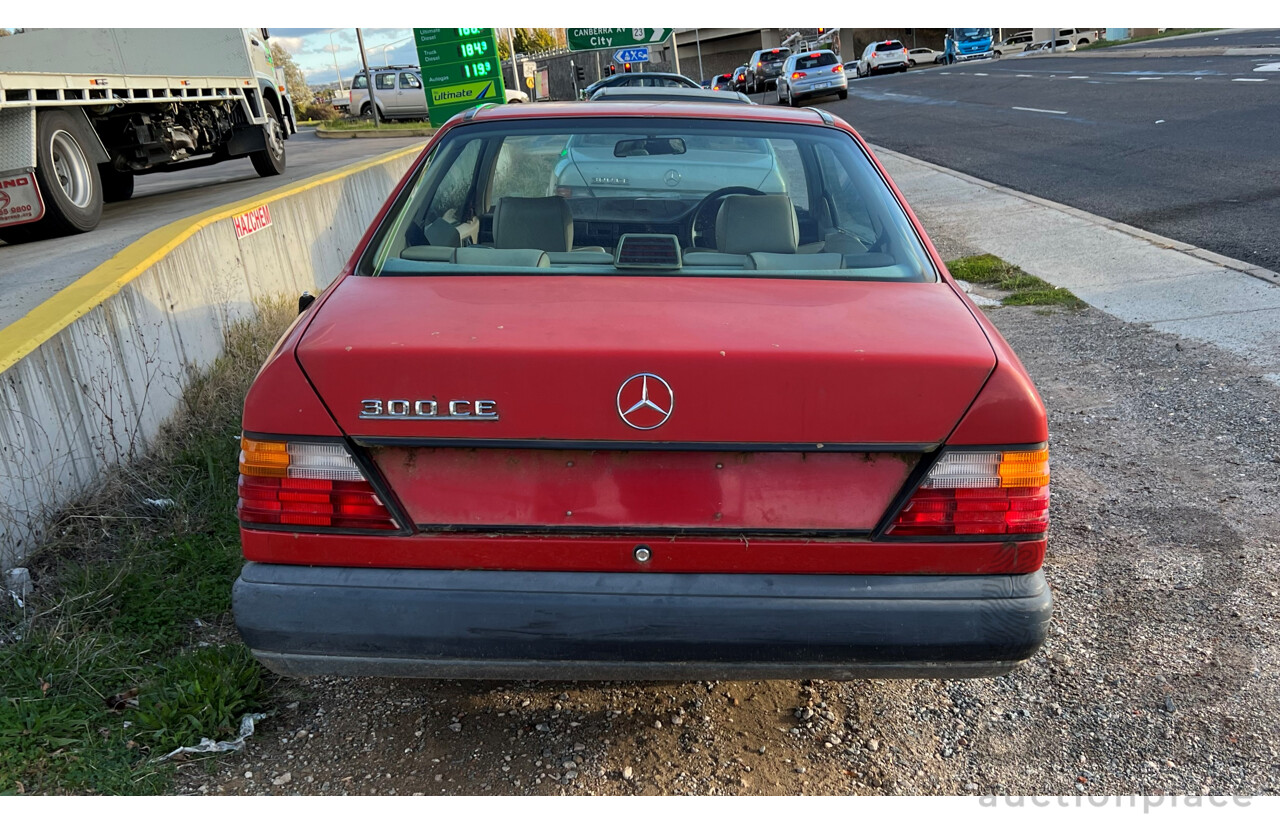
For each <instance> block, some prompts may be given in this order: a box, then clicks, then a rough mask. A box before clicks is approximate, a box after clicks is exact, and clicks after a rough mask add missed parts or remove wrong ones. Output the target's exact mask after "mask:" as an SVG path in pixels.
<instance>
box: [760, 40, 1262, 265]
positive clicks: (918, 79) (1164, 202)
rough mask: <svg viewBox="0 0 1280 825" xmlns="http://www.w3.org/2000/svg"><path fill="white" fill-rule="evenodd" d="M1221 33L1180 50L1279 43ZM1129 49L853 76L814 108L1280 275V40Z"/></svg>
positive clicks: (873, 137)
mask: <svg viewBox="0 0 1280 825" xmlns="http://www.w3.org/2000/svg"><path fill="white" fill-rule="evenodd" d="M1214 37H1215V35H1213V34H1212V33H1209V34H1205V35H1198V36H1196V37H1188V38H1179V39H1177V40H1174V41H1172V42H1170V44H1169V45H1170V47H1171V48H1172V47H1173V46H1175V45H1176V46H1180V47H1197V48H1199V47H1204V46H1206V45H1218V46H1224V51H1226V50H1228V49H1232V48H1240V47H1250V46H1267V45H1274V44H1280V31H1278V30H1259V31H1254V32H1243V33H1234V34H1227V35H1216V37H1219V38H1221V39H1222V40H1229V42H1227V43H1225V44H1224V43H1222V42H1219V43H1217V44H1215V43H1214V42H1213V38H1214ZM1205 41H1207V42H1205ZM1153 42H1155V43H1159V42H1161V41H1153ZM1148 45H1149V44H1148ZM1120 48H1124V47H1120V46H1116V47H1111V48H1108V49H1102V50H1098V51H1099V52H1111V53H1112V55H1111V56H1103V57H1099V56H1091V53H1090V52H1088V51H1085V52H1079V53H1076V54H1070V55H1063V56H1046V57H1015V58H1009V57H1006V58H1002V59H1000V60H994V61H979V62H977V63H972V64H967V65H961V66H953V67H930V68H927V69H916V70H912V71H911V72H908V73H906V74H895V75H888V76H881V77H872V78H865V79H862V80H855V79H853V78H852V77H850V83H849V99H848V100H844V101H841V100H838V99H836V98H835V97H829V98H821V99H815V100H813V101H812V105H815V106H819V107H822V108H824V109H827V110H829V111H831V112H832V113H834V114H837V115H839V116H841V117H843V118H845V119H846V120H848V121H849V122H850V123H852V124H853V125H854V127H855V128H857V129H858V131H859V132H860V133H861V134H862V135H863V137H865V138H867V139H868V140H869V141H870V142H872V143H874V144H877V145H880V146H885V147H888V148H890V149H894V150H897V151H899V152H902V153H904V154H907V155H910V156H912V157H916V158H921V159H923V160H927V161H931V162H933V163H937V164H940V165H942V166H946V167H949V168H951V169H956V170H959V171H962V172H966V173H968V174H971V175H974V176H975V177H979V178H982V179H984V180H989V181H992V182H995V183H999V184H1001V185H1004V186H1008V187H1010V188H1012V189H1015V190H1018V191H1021V192H1026V193H1029V194H1034V195H1038V196H1040V197H1044V198H1047V199H1049V200H1053V201H1057V202H1060V203H1066V204H1069V205H1071V206H1074V207H1077V208H1079V209H1083V210H1085V211H1087V212H1092V213H1094V214H1097V215H1102V216H1105V217H1107V218H1111V219H1113V220H1118V221H1122V222H1124V223H1128V224H1131V225H1134V226H1138V227H1141V228H1143V229H1146V230H1148V231H1151V232H1156V233H1158V234H1160V235H1164V236H1166V237H1170V238H1174V239H1176V240H1180V241H1184V242H1186V243H1191V244H1195V245H1196V246H1200V247H1203V248H1206V249H1209V250H1212V251H1214V252H1218V253H1220V254H1223V255H1228V256H1230V257H1233V258H1238V259H1241V260H1244V261H1248V262H1249V263H1252V264H1255V265H1257V266H1263V267H1266V268H1268V269H1272V270H1277V271H1280V234H1278V233H1277V232H1276V227H1277V226H1280V151H1278V150H1280V143H1277V135H1280V47H1277V53H1276V54H1275V55H1271V56H1266V55H1257V54H1249V55H1225V54H1224V55H1214V56H1203V55H1201V56H1195V57H1190V56H1169V57H1134V58H1126V57H1123V56H1118V55H1116V54H1115V50H1116V49H1120ZM759 98H760V96H757V99H759ZM775 99H776V98H775V95H774V93H773V92H768V93H766V95H765V96H764V101H765V102H768V103H772V102H773V101H774V100H775Z"/></svg>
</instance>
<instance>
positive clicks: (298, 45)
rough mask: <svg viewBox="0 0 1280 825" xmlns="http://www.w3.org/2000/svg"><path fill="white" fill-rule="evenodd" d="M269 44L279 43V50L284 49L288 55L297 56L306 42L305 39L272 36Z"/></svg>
mask: <svg viewBox="0 0 1280 825" xmlns="http://www.w3.org/2000/svg"><path fill="white" fill-rule="evenodd" d="M271 42H272V43H279V44H280V48H282V49H284V50H285V51H286V52H288V53H289V54H297V53H298V52H300V51H302V46H303V44H304V43H305V42H306V38H305V37H277V36H275V35H272V36H271Z"/></svg>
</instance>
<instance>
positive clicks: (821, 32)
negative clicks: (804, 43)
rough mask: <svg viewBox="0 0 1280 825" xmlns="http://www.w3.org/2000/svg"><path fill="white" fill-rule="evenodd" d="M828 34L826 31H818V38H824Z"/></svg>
mask: <svg viewBox="0 0 1280 825" xmlns="http://www.w3.org/2000/svg"><path fill="white" fill-rule="evenodd" d="M826 33H827V30H826V29H818V37H822V35H824V34H826Z"/></svg>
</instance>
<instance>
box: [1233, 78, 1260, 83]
mask: <svg viewBox="0 0 1280 825" xmlns="http://www.w3.org/2000/svg"><path fill="white" fill-rule="evenodd" d="M1231 82H1232V83H1266V82H1267V79H1266V78H1265V77H1233V78H1231Z"/></svg>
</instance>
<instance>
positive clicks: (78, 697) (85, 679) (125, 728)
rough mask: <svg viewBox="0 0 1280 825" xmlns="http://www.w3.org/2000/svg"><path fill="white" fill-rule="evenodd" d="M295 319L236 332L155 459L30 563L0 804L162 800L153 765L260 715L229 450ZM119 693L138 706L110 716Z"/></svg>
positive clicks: (123, 705) (67, 517) (2, 613)
mask: <svg viewBox="0 0 1280 825" xmlns="http://www.w3.org/2000/svg"><path fill="white" fill-rule="evenodd" d="M292 314H293V313H292V311H291V310H290V309H289V308H288V307H287V306H286V305H285V304H278V305H273V306H270V307H264V308H263V312H262V314H261V317H260V318H259V319H257V320H256V321H253V322H247V323H241V324H238V325H236V326H235V327H234V328H233V329H232V331H231V332H230V334H229V335H228V339H227V347H226V354H225V355H224V356H223V357H222V358H220V359H219V360H218V361H217V362H216V363H215V364H214V365H213V366H212V367H211V368H210V369H209V370H208V371H206V372H205V373H204V374H202V375H200V376H199V377H197V378H196V379H195V380H194V381H193V382H192V384H191V386H190V388H189V389H188V391H187V392H186V393H185V395H184V399H183V408H180V412H179V413H178V414H177V415H176V416H175V421H176V422H177V423H176V424H175V425H173V426H170V427H168V428H167V430H166V431H165V432H164V433H163V434H162V436H161V437H160V438H158V439H157V440H156V443H157V444H158V445H159V446H158V447H157V448H156V449H155V450H154V451H153V454H152V455H151V457H149V458H147V459H144V460H142V461H139V462H135V463H133V464H130V465H128V466H126V467H122V468H120V469H119V470H117V471H115V472H114V473H113V474H112V475H111V476H110V477H109V478H108V479H107V480H106V481H105V482H104V483H103V484H101V485H100V486H99V487H98V489H97V490H95V491H94V492H93V493H92V494H91V495H89V496H87V497H85V498H84V499H82V500H81V501H79V502H77V503H76V504H75V505H74V506H72V507H69V508H67V509H66V510H65V511H64V512H63V513H62V515H61V518H60V520H59V521H58V523H57V524H55V525H54V527H53V529H51V530H50V531H49V535H50V536H52V537H54V538H51V539H50V540H48V541H47V542H46V544H45V545H44V546H43V547H41V548H40V549H38V550H37V551H36V552H35V553H33V554H32V556H31V557H30V558H29V559H27V561H26V565H27V566H28V567H29V568H30V569H31V571H32V576H33V578H34V580H35V586H36V590H35V593H33V594H32V596H31V597H30V598H29V599H28V601H27V606H26V608H25V609H22V610H19V609H18V608H17V606H16V605H15V604H13V602H12V601H11V600H10V601H8V602H7V603H6V604H4V605H3V606H0V794H6V793H43V794H58V793H100V794H124V793H145V794H154V793H161V792H163V791H164V790H165V789H166V788H167V786H168V782H169V779H170V777H171V774H172V771H173V767H172V765H171V764H170V763H167V762H166V763H156V762H155V761H153V760H154V758H155V757H156V756H158V755H161V754H164V753H167V752H168V751H170V750H172V749H173V748H176V747H178V746H181V745H194V744H196V743H198V742H199V741H200V738H201V737H205V736H207V737H210V738H215V739H218V738H227V737H229V736H233V735H234V733H235V730H236V729H237V728H238V726H239V720H240V717H241V715H243V714H244V713H247V712H250V711H253V710H256V709H259V708H260V707H261V705H262V702H263V701H264V697H265V692H266V690H267V687H268V684H269V682H268V677H267V676H266V674H265V672H264V671H263V670H262V669H261V667H260V666H259V665H258V664H257V663H256V662H255V661H254V660H253V659H252V657H251V656H250V655H249V653H248V651H247V650H246V649H245V647H244V646H243V645H242V644H240V643H239V641H238V640H237V639H236V636H235V633H234V629H233V625H232V622H231V620H230V616H229V610H230V607H231V584H232V582H233V581H234V580H235V577H236V575H237V574H238V572H239V570H240V564H241V559H240V548H239V537H238V533H237V526H236V519H235V514H234V508H235V499H236V493H235V484H236V475H237V467H236V460H237V456H238V448H237V443H236V441H237V437H238V435H239V432H240V420H239V419H240V405H241V403H242V402H243V398H244V394H245V392H246V390H247V389H248V385H249V383H250V381H252V378H253V376H254V374H255V373H256V371H257V369H258V367H259V366H260V365H261V363H262V362H263V360H264V359H265V357H266V355H267V353H268V351H269V350H270V347H271V345H272V344H273V343H274V341H275V339H276V337H277V336H278V335H279V333H280V331H281V330H282V329H283V328H284V326H285V325H286V324H287V323H288V322H289V320H290V319H291V316H292ZM197 411H198V413H199V414H196V413H197ZM146 498H169V499H172V500H173V502H174V504H173V506H171V507H167V508H163V509H159V508H156V507H154V506H151V505H147V504H146V503H145V502H144V501H143V499H146ZM127 692H129V693H127ZM120 694H125V695H126V696H130V695H131V696H132V698H133V700H134V701H133V702H121V701H117V702H116V703H115V704H116V705H117V707H116V708H113V707H111V706H110V704H109V699H110V698H111V697H114V696H118V695H120Z"/></svg>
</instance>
